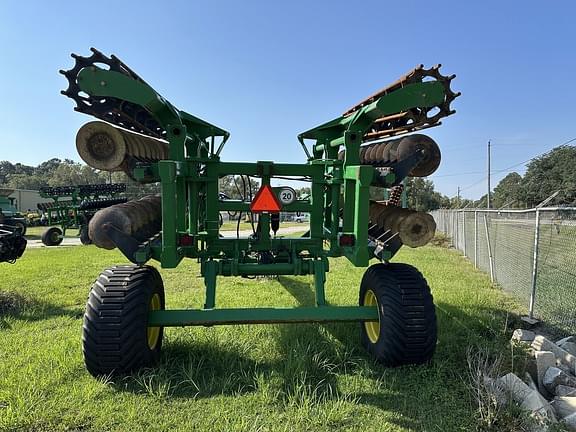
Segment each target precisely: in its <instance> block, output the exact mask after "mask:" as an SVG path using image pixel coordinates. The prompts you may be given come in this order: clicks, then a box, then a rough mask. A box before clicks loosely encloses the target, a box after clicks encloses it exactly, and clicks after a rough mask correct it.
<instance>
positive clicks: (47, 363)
mask: <svg viewBox="0 0 576 432" xmlns="http://www.w3.org/2000/svg"><path fill="white" fill-rule="evenodd" d="M395 261H403V262H408V263H412V264H414V265H416V266H417V267H418V268H419V269H420V270H421V271H422V272H423V273H424V275H425V276H426V277H427V278H428V281H429V283H430V285H431V286H432V288H433V294H434V297H435V302H436V304H437V315H438V324H439V341H438V347H437V352H436V355H435V358H434V361H433V363H432V364H431V365H429V366H420V367H402V368H397V369H386V368H383V367H381V366H380V365H378V364H375V363H374V362H373V361H372V360H371V359H370V358H369V357H368V356H367V355H366V354H365V352H364V351H363V349H362V348H361V347H360V344H359V329H358V324H354V323H352V324H337V325H336V324H328V325H312V324H298V325H294V324H293V325H251V326H236V327H234V326H222V327H211V328H176V329H168V330H167V331H166V337H165V345H164V349H163V356H162V360H161V364H160V365H159V367H158V368H157V369H154V370H145V371H142V372H141V373H138V374H136V375H134V376H129V377H120V378H114V379H101V380H96V379H94V378H92V377H91V376H90V375H88V373H87V372H86V371H85V369H84V365H83V361H82V353H81V346H80V333H81V323H82V314H83V308H84V302H85V300H86V297H87V295H88V290H89V287H90V285H91V284H92V282H93V281H94V279H95V278H96V277H97V275H98V274H99V273H100V271H101V270H102V269H103V268H104V267H106V266H109V265H112V264H118V263H124V262H126V260H125V259H124V258H122V257H121V255H120V254H119V253H118V252H116V251H105V250H100V249H97V248H96V247H94V246H82V247H80V246H79V247H70V248H58V249H31V250H28V251H26V253H25V255H24V257H23V258H22V259H21V260H19V261H18V262H17V263H16V264H15V265H8V264H2V279H1V285H0V291H4V292H5V293H6V292H10V293H11V294H10V295H8V296H6V295H5V298H4V302H3V303H4V311H3V312H2V309H1V308H0V340H1V341H2V343H1V344H0V359H1V361H0V430H3V431H4V430H9V431H12V430H26V431H52V430H57V431H109V430H111V431H112V430H113V431H116V430H118V431H131V432H133V431H168V430H170V431H191V430H210V431H237V430H239V431H242V430H246V431H248V430H250V431H334V430H346V431H442V432H444V431H470V430H475V429H477V427H478V419H477V415H476V406H475V403H474V399H473V395H472V391H471V388H470V385H469V382H468V378H467V366H466V360H467V356H466V352H467V349H468V347H470V346H472V347H476V348H479V349H482V350H486V351H488V352H492V353H498V352H501V351H506V347H507V344H506V340H507V338H508V337H509V332H508V330H507V328H506V323H507V322H509V321H508V318H509V317H508V316H507V313H506V311H507V310H514V307H515V306H514V305H513V304H511V303H510V301H509V300H508V299H507V298H506V297H505V296H504V295H503V294H502V293H501V292H500V291H498V290H496V289H494V288H492V287H491V286H490V283H489V280H488V278H487V277H486V276H485V275H483V274H481V273H480V272H477V271H475V270H474V269H473V267H472V266H471V264H470V263H469V262H467V261H466V260H465V259H464V258H463V257H461V256H460V255H459V254H457V253H456V252H454V251H449V250H447V249H443V248H440V247H425V248H421V249H418V250H412V249H405V250H403V251H402V252H401V253H399V254H398V256H397V258H395ZM198 271H199V268H198V265H197V264H196V263H194V262H192V261H191V260H189V261H188V262H186V263H185V264H183V265H181V266H180V267H179V268H178V269H174V270H163V271H162V275H163V277H164V283H165V286H166V288H167V307H168V308H182V307H200V306H201V305H202V302H203V298H202V294H203V290H202V279H201V278H199V277H198ZM362 273H363V269H359V268H353V267H352V266H350V265H349V264H348V262H347V261H346V260H345V259H336V260H332V261H331V272H330V274H329V275H328V281H327V295H328V299H329V301H330V302H332V303H334V304H356V303H357V296H358V286H359V282H360V279H361V276H362ZM310 283H311V278H309V277H280V279H279V280H271V279H259V280H246V279H241V278H226V279H224V278H220V279H219V289H220V290H219V291H218V295H217V304H218V305H219V306H222V307H225V306H227V307H232V306H249V305H254V306H255V305H262V306H264V305H268V306H272V305H278V306H297V305H310V304H312V302H313V291H312V289H311V285H310ZM6 297H7V298H6ZM0 305H1V303H0ZM6 309H9V310H8V311H7V310H6Z"/></svg>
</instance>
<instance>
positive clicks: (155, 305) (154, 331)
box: [146, 294, 161, 350]
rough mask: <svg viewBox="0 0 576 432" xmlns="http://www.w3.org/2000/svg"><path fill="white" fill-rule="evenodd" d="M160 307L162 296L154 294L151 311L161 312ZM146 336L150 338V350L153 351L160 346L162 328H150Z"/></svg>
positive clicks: (150, 306)
mask: <svg viewBox="0 0 576 432" xmlns="http://www.w3.org/2000/svg"><path fill="white" fill-rule="evenodd" d="M160 306H161V304H160V295H159V294H154V295H153V296H152V298H151V299H150V305H149V310H151V311H156V310H160ZM146 334H147V336H148V348H150V349H151V350H153V349H154V348H156V345H157V344H158V339H160V327H148V329H147V330H146Z"/></svg>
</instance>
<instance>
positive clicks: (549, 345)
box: [532, 335, 576, 373]
mask: <svg viewBox="0 0 576 432" xmlns="http://www.w3.org/2000/svg"><path fill="white" fill-rule="evenodd" d="M532 348H534V349H535V350H536V351H552V352H553V353H554V355H555V356H556V359H557V360H558V361H560V362H562V363H564V364H565V365H566V366H568V367H570V370H571V372H572V373H574V371H575V370H576V357H575V356H573V355H572V354H570V353H569V352H568V351H566V350H564V349H562V348H560V347H559V346H558V345H556V344H555V343H554V342H552V341H551V340H549V339H546V338H545V337H544V336H541V335H538V336H536V337H535V338H534V340H533V341H532Z"/></svg>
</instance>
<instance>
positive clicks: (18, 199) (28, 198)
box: [8, 189, 52, 212]
mask: <svg viewBox="0 0 576 432" xmlns="http://www.w3.org/2000/svg"><path fill="white" fill-rule="evenodd" d="M8 197H9V198H13V199H14V206H15V207H16V208H17V209H18V211H20V212H27V211H28V210H32V211H36V210H38V207H36V205H37V204H38V203H44V202H52V200H51V199H50V198H42V197H41V196H40V192H38V191H35V190H28V189H14V192H12V193H11V194H10V195H8Z"/></svg>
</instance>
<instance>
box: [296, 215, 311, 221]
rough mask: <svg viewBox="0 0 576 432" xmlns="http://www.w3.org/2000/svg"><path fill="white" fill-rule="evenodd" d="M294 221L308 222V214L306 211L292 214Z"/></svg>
mask: <svg viewBox="0 0 576 432" xmlns="http://www.w3.org/2000/svg"><path fill="white" fill-rule="evenodd" d="M294 222H298V223H303V222H310V215H309V214H308V213H303V214H297V215H296V216H294Z"/></svg>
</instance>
